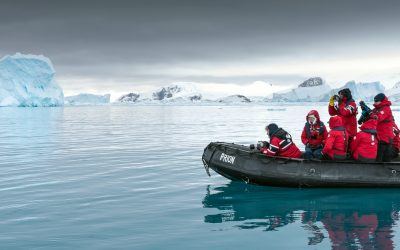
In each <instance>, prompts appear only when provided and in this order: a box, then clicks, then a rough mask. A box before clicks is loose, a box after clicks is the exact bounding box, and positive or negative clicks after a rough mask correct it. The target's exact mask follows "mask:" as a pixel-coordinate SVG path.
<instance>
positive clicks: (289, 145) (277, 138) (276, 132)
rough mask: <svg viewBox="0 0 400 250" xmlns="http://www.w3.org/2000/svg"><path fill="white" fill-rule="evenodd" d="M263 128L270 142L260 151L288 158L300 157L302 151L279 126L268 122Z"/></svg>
mask: <svg viewBox="0 0 400 250" xmlns="http://www.w3.org/2000/svg"><path fill="white" fill-rule="evenodd" d="M265 130H266V131H267V134H268V136H269V138H270V142H269V143H267V144H266V145H265V146H264V147H261V149H260V151H261V152H262V153H264V154H266V155H269V156H281V157H288V158H301V156H302V153H301V151H300V150H299V149H298V148H297V146H296V145H295V144H294V143H293V141H292V136H291V135H290V134H289V133H288V132H286V131H285V130H283V129H282V128H279V127H278V125H276V124H275V123H271V124H269V125H268V126H267V127H266V128H265Z"/></svg>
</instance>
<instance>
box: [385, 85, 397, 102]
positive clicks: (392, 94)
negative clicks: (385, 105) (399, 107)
mask: <svg viewBox="0 0 400 250" xmlns="http://www.w3.org/2000/svg"><path fill="white" fill-rule="evenodd" d="M385 94H386V96H387V97H388V98H389V100H390V101H393V102H399V101H400V82H398V83H396V84H395V85H394V86H393V88H391V89H388V90H387V91H385Z"/></svg>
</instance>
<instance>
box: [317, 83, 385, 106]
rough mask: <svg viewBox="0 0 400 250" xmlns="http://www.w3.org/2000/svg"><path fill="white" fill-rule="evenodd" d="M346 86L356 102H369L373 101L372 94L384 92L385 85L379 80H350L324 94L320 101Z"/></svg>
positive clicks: (327, 98)
mask: <svg viewBox="0 0 400 250" xmlns="http://www.w3.org/2000/svg"><path fill="white" fill-rule="evenodd" d="M344 88H348V89H350V90H351V94H352V96H353V99H354V100H355V101H356V102H358V101H361V100H363V101H366V102H370V101H373V99H374V96H375V95H377V94H379V93H384V92H385V87H384V86H383V85H382V84H381V83H380V82H359V83H356V82H355V81H350V82H347V83H346V84H345V85H344V86H342V87H341V88H338V89H333V90H332V91H330V92H329V93H327V94H326V95H324V96H323V97H322V98H321V100H320V101H324V102H325V101H329V98H330V97H331V96H332V95H335V94H337V93H338V91H339V90H341V89H344Z"/></svg>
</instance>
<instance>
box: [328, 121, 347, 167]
mask: <svg viewBox="0 0 400 250" xmlns="http://www.w3.org/2000/svg"><path fill="white" fill-rule="evenodd" d="M329 128H330V129H331V130H330V131H329V133H328V137H327V138H326V140H325V145H324V148H323V149H322V154H323V157H324V158H325V159H328V160H344V159H346V155H347V143H348V135H347V132H346V129H345V128H344V126H343V121H342V118H341V117H340V116H332V117H331V118H330V119H329Z"/></svg>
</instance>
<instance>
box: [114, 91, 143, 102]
mask: <svg viewBox="0 0 400 250" xmlns="http://www.w3.org/2000/svg"><path fill="white" fill-rule="evenodd" d="M139 97H140V94H138V93H129V94H126V95H123V96H121V97H120V98H118V101H117V102H122V103H134V102H136V101H137V100H138V99H139Z"/></svg>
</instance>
